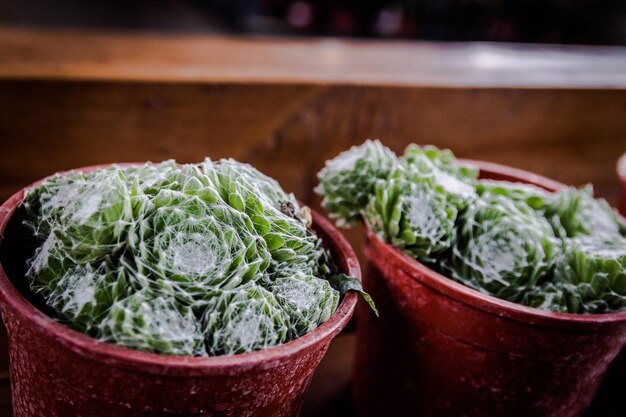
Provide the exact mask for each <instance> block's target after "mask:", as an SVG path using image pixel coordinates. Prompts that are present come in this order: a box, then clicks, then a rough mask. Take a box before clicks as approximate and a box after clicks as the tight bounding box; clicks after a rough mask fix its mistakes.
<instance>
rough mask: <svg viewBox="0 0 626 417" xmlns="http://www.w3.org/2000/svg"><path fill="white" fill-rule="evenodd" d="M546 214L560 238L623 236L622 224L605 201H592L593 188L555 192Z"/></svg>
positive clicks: (625, 228) (624, 227)
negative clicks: (561, 236)
mask: <svg viewBox="0 0 626 417" xmlns="http://www.w3.org/2000/svg"><path fill="white" fill-rule="evenodd" d="M547 212H548V213H549V215H551V219H553V224H554V227H555V230H557V231H559V233H560V234H561V235H563V236H567V237H574V236H579V235H599V234H611V235H619V234H622V235H623V234H625V233H626V222H624V220H623V219H622V218H621V217H620V216H619V214H617V212H616V211H615V210H614V209H612V208H611V207H610V206H609V204H608V203H607V202H606V200H603V199H595V198H594V197H593V188H592V187H591V186H586V187H583V188H574V187H567V188H564V189H562V190H559V191H557V193H556V194H555V196H554V199H553V202H552V204H550V205H549V206H548V208H547Z"/></svg>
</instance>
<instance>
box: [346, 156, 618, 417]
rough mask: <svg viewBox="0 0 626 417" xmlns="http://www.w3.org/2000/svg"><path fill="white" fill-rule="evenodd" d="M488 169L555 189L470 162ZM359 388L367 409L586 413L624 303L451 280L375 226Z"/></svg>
mask: <svg viewBox="0 0 626 417" xmlns="http://www.w3.org/2000/svg"><path fill="white" fill-rule="evenodd" d="M468 162H470V163H472V164H474V165H477V166H478V167H479V168H480V175H481V177H482V178H491V179H500V180H510V181H518V182H526V183H532V184H536V185H539V186H541V187H544V188H546V189H548V190H555V189H557V188H559V187H562V186H563V185H562V184H560V183H558V182H555V181H552V180H549V179H547V178H544V177H540V176H537V175H534V174H531V173H528V172H525V171H521V170H517V169H512V168H508V167H504V166H501V165H497V164H491V163H483V162H472V161H468ZM365 256H366V258H367V273H366V279H365V287H366V290H367V291H368V292H369V293H370V294H371V295H372V297H373V298H374V300H376V304H377V306H378V309H379V311H380V318H379V319H376V318H375V317H373V316H372V314H370V313H369V312H368V311H367V310H366V309H362V310H360V311H359V313H360V314H359V321H358V336H357V356H356V367H355V386H354V394H355V400H356V405H357V409H358V411H359V413H360V415H361V416H372V417H373V416H376V417H379V416H383V415H386V416H394V417H403V416H417V415H419V416H455V417H458V416H533V417H541V416H554V417H557V416H558V417H569V416H579V415H580V414H581V413H582V412H583V411H584V410H585V408H586V407H587V406H588V404H589V402H590V401H591V399H592V397H593V394H594V393H595V391H596V389H597V387H598V385H599V383H600V380H601V379H602V376H603V375H604V373H605V372H606V370H607V367H608V366H609V364H610V363H611V361H612V360H613V359H614V358H615V357H616V355H617V354H618V353H619V351H620V349H621V348H622V346H624V344H625V342H626V312H625V313H617V314H602V315H576V314H562V313H553V312H548V311H543V310H539V309H534V308H530V307H525V306H522V305H518V304H514V303H510V302H507V301H504V300H500V299H497V298H494V297H491V296H488V295H485V294H482V293H480V292H478V291H475V290H473V289H470V288H468V287H466V286H464V285H462V284H459V283H457V282H454V281H452V280H451V279H448V278H446V277H444V276H442V275H440V274H438V273H436V272H435V271H433V270H431V269H429V268H428V267H426V266H424V265H422V264H421V263H419V262H417V261H416V260H414V259H412V258H410V257H409V256H407V255H405V254H404V253H402V252H401V251H399V250H397V249H395V248H393V247H391V246H390V245H387V244H385V243H384V242H383V241H381V240H380V239H379V238H378V237H376V235H375V234H374V233H372V232H370V231H368V233H367V241H366V246H365Z"/></svg>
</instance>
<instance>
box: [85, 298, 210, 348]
mask: <svg viewBox="0 0 626 417" xmlns="http://www.w3.org/2000/svg"><path fill="white" fill-rule="evenodd" d="M97 332H98V334H97V337H98V338H99V339H100V340H102V341H105V342H109V343H115V344H117V345H120V346H124V347H128V348H132V349H137V350H142V351H145V352H153V353H162V354H168V355H179V356H202V355H206V351H205V348H204V335H203V333H202V329H201V327H200V325H199V323H198V320H197V319H196V317H195V315H194V313H193V311H192V309H191V308H190V307H187V306H184V305H181V304H180V303H178V302H177V301H176V300H174V299H173V298H168V297H164V296H162V295H161V296H157V295H156V294H152V293H151V291H150V290H149V289H142V290H141V291H138V292H135V293H133V294H131V295H129V296H128V297H125V298H122V299H119V300H117V301H116V302H115V303H113V305H112V306H111V308H110V309H109V310H108V312H107V314H106V315H105V316H104V317H103V318H102V319H101V322H100V324H99V325H98V327H97Z"/></svg>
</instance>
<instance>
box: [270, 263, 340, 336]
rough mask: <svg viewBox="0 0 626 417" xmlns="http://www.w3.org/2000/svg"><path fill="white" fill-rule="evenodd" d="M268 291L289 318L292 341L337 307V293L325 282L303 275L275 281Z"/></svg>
mask: <svg viewBox="0 0 626 417" xmlns="http://www.w3.org/2000/svg"><path fill="white" fill-rule="evenodd" d="M270 290H271V291H272V293H273V294H275V296H276V299H277V300H278V302H279V303H280V305H281V306H282V307H283V309H284V310H285V311H286V312H287V314H288V315H289V318H290V322H291V329H290V332H291V333H292V337H299V336H301V335H303V334H306V333H308V332H310V331H311V330H313V329H315V328H316V327H317V326H319V325H320V324H322V323H324V322H325V321H326V320H328V319H329V318H330V316H331V315H332V314H333V312H334V311H335V310H336V309H337V305H338V304H339V292H338V291H337V290H335V289H333V288H332V287H331V286H330V284H329V282H328V281H327V280H325V279H320V278H316V277H314V276H310V275H305V274H303V273H296V274H295V275H293V276H290V277H280V278H277V279H276V280H275V281H274V282H272V284H271V286H270Z"/></svg>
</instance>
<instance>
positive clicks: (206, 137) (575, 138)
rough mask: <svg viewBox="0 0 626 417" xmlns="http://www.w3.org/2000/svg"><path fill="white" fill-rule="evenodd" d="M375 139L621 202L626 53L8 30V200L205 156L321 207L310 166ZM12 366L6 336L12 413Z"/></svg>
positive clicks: (5, 403) (3, 375) (0, 50)
mask: <svg viewBox="0 0 626 417" xmlns="http://www.w3.org/2000/svg"><path fill="white" fill-rule="evenodd" d="M366 138H380V139H381V140H382V141H383V142H384V143H385V144H387V145H388V146H390V147H391V148H392V149H393V150H395V151H402V149H403V148H404V147H405V146H406V145H407V144H408V143H411V142H417V143H422V144H435V145H437V146H440V147H447V148H450V149H452V150H453V151H454V152H455V154H457V155H458V156H460V157H465V158H473V159H485V160H489V161H494V162H501V163H504V164H509V165H512V166H515V167H519V168H523V169H527V170H531V171H534V172H537V173H540V174H543V175H546V176H548V177H551V178H554V179H557V180H559V181H562V182H565V183H570V184H582V183H587V182H591V183H593V184H594V186H595V188H596V191H597V193H598V194H599V195H602V196H605V197H607V198H609V199H610V200H612V201H614V200H615V199H616V198H617V193H618V185H617V179H616V176H615V163H616V161H617V159H618V157H619V155H620V154H621V153H622V152H625V151H626V49H621V48H583V47H558V48H557V47H537V46H534V47H530V46H512V45H504V46H502V45H493V44H428V43H402V42H348V41H336V40H306V41H304V40H303V41H293V40H291V41H282V40H272V39H265V40H250V39H222V38H206V37H199V36H195V37H194V36H185V37H182V36H172V35H170V36H168V37H164V36H157V35H150V34H145V35H138V34H135V35H125V34H94V33H82V32H71V31H69V32H68V31H50V30H26V29H16V28H10V27H4V28H0V200H4V199H6V198H7V197H8V196H10V195H11V194H12V193H13V192H15V191H17V190H18V189H20V188H21V187H23V186H25V185H27V184H29V183H30V182H32V181H34V180H36V179H39V178H41V177H43V176H46V175H49V174H52V173H54V172H55V171H58V170H63V169H69V168H74V167H79V166H84V165H91V164H98V163H108V162H125V161H145V160H152V161H160V160H163V159H169V158H175V159H176V160H177V161H179V162H192V161H200V160H202V159H203V158H204V157H205V156H208V157H211V158H215V159H217V158H222V157H233V158H236V159H238V160H241V161H246V162H249V163H251V164H253V165H255V166H256V167H257V168H259V169H260V170H262V171H263V172H265V173H266V174H268V175H270V176H273V177H274V178H276V179H277V180H278V181H279V182H280V183H281V184H282V185H283V186H284V187H285V188H286V189H287V190H289V191H293V192H294V193H295V194H296V196H298V198H300V199H301V200H303V201H305V202H307V203H309V204H311V205H312V206H314V207H316V208H317V207H318V203H319V201H318V199H317V198H316V197H315V195H314V193H313V192H312V188H313V187H314V186H315V184H316V175H315V174H316V172H317V171H318V170H319V169H320V168H321V167H322V166H323V163H324V161H325V160H326V159H328V158H331V157H332V156H334V155H336V154H337V153H338V152H339V151H341V150H344V149H346V148H348V147H349V146H351V145H355V144H359V143H361V142H362V141H363V140H364V139H366ZM347 234H348V236H349V238H350V240H351V242H352V243H353V245H354V246H355V248H357V249H359V248H360V235H361V232H360V230H354V231H350V232H347ZM342 343H344V342H342ZM347 345H349V342H347ZM335 356H336V355H335ZM337 358H339V359H335V360H337V361H339V362H341V359H340V358H341V356H337ZM7 375H8V373H7V358H6V341H5V335H4V334H2V335H1V336H0V384H2V385H0V392H4V394H2V395H0V415H2V416H4V415H6V413H9V406H10V404H9V398H8V380H7Z"/></svg>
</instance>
